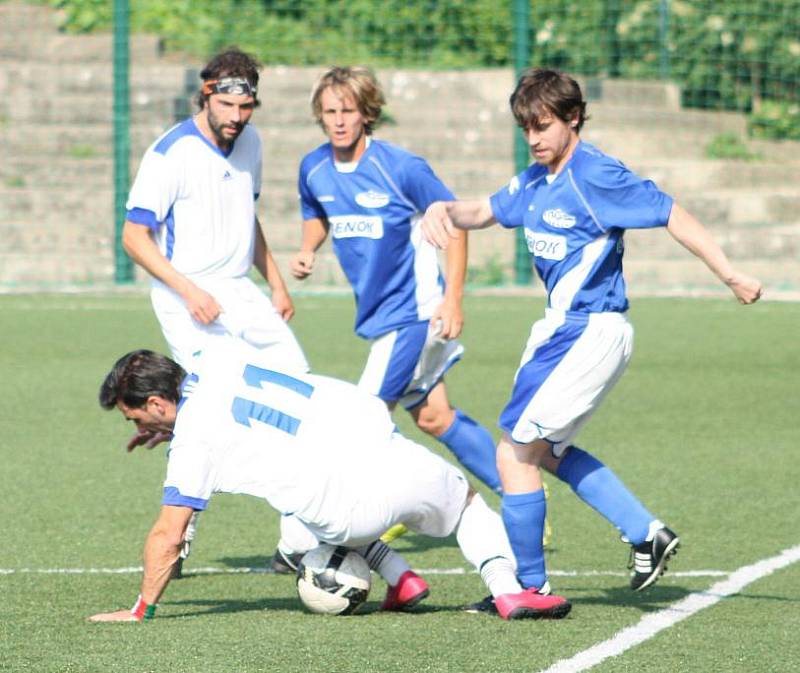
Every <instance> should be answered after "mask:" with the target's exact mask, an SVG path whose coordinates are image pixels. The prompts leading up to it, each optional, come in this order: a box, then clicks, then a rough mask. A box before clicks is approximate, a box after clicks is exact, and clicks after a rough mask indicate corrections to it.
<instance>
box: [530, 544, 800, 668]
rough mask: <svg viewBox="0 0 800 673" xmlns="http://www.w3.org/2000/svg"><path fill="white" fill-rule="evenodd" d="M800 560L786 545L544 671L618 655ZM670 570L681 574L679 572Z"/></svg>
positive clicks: (585, 664)
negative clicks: (707, 587) (784, 547)
mask: <svg viewBox="0 0 800 673" xmlns="http://www.w3.org/2000/svg"><path fill="white" fill-rule="evenodd" d="M798 561H800V545H798V546H796V547H791V548H790V549H785V550H784V551H782V552H781V553H780V554H778V555H777V556H773V557H771V558H768V559H764V560H762V561H758V562H756V563H753V564H752V565H749V566H744V567H743V568H739V569H738V570H736V571H734V572H732V573H730V575H729V576H728V578H727V579H724V580H722V581H720V582H717V583H716V584H714V585H712V586H711V587H710V588H709V589H707V590H706V591H698V592H695V593H692V594H689V595H688V596H686V598H683V599H681V600H679V601H678V602H676V603H673V604H672V605H670V606H669V607H667V608H664V609H663V610H659V611H658V612H653V613H651V614H649V615H647V616H645V617H642V619H641V620H640V621H639V623H638V624H636V625H635V626H629V627H628V628H626V629H623V630H622V631H620V632H619V633H617V634H616V635H615V636H613V637H612V638H610V639H608V640H606V641H604V642H602V643H598V644H597V645H594V646H592V647H590V648H589V649H588V650H584V651H583V652H579V653H578V654H576V655H575V656H573V657H571V658H569V659H562V660H560V661H557V662H556V663H555V664H553V665H552V666H551V667H550V668H548V669H545V670H544V671H542V672H541V673H578V671H585V670H588V669H590V668H592V667H593V666H596V665H597V664H599V663H600V662H602V661H605V660H606V659H608V658H610V657H616V656H617V655H619V654H622V653H623V652H625V650H628V649H630V648H632V647H635V646H636V645H639V644H641V643H643V642H645V641H646V640H649V639H650V638H652V637H653V636H655V635H656V634H657V633H658V632H659V631H663V630H664V629H668V628H670V627H671V626H674V625H675V624H677V623H678V622H680V621H683V620H684V619H686V618H687V617H691V616H692V615H693V614H695V613H697V612H699V611H700V610H704V609H705V608H709V607H711V606H712V605H715V604H716V603H719V601H721V600H722V599H723V598H727V597H728V596H732V595H734V594H737V593H739V592H740V591H741V590H742V589H744V587H746V586H747V585H748V584H751V583H753V582H755V581H756V580H760V579H762V578H764V577H766V576H767V575H771V574H772V573H774V572H775V571H776V570H780V569H781V568H785V567H787V566H790V565H792V564H793V563H797V562H798ZM670 574H671V575H677V574H678V573H670Z"/></svg>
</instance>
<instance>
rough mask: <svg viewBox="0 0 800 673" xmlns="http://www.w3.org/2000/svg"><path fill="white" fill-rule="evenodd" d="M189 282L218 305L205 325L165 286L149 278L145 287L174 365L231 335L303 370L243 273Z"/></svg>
mask: <svg viewBox="0 0 800 673" xmlns="http://www.w3.org/2000/svg"><path fill="white" fill-rule="evenodd" d="M195 283H196V284H197V285H198V286H200V287H201V288H202V289H204V290H205V291H206V292H208V293H210V294H211V295H213V297H214V299H216V300H217V303H218V304H219V305H220V306H221V307H222V310H223V312H222V313H221V314H220V316H219V318H217V319H216V320H215V321H214V322H212V323H211V324H209V325H203V324H202V323H199V322H197V321H196V320H194V319H193V318H192V317H191V316H190V315H189V312H188V311H187V309H186V304H185V303H184V302H183V299H181V297H180V296H179V295H178V294H177V293H176V292H174V291H172V290H171V289H169V288H168V287H166V286H165V285H163V284H161V283H154V284H153V288H152V290H151V292H150V300H151V302H152V304H153V310H154V311H155V314H156V318H158V322H159V323H160V324H161V331H162V332H163V333H164V339H166V341H167V344H168V345H169V348H170V350H171V351H172V356H173V358H174V359H175V360H176V362H178V364H180V365H181V366H183V367H184V368H186V367H187V365H188V364H189V361H190V359H191V357H192V355H193V354H194V353H195V352H197V351H198V350H202V349H203V347H204V345H205V344H206V343H207V341H208V340H209V339H219V338H226V339H229V338H231V337H234V338H238V339H242V340H243V341H245V342H247V343H249V344H250V345H252V346H255V347H256V348H259V349H262V350H264V351H265V353H269V354H271V355H273V356H274V362H275V364H276V365H279V366H280V367H281V369H290V370H293V371H301V372H307V371H308V362H307V361H306V358H305V355H303V351H302V349H301V348H300V344H298V343H297V339H296V338H295V336H294V333H293V332H292V330H291V329H290V328H289V326H288V325H287V324H286V323H285V322H284V320H283V318H281V316H280V315H278V312H277V311H276V310H275V307H274V306H273V305H272V302H271V301H270V299H269V297H267V295H265V294H264V293H263V292H261V290H259V289H258V287H257V286H256V284H255V283H254V282H253V281H251V280H250V279H249V278H246V277H243V278H226V279H200V280H195ZM271 359H272V358H271Z"/></svg>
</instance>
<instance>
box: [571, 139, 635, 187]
mask: <svg viewBox="0 0 800 673" xmlns="http://www.w3.org/2000/svg"><path fill="white" fill-rule="evenodd" d="M571 164H572V165H571V166H570V168H571V170H572V172H573V174H574V175H575V177H576V178H579V179H582V180H586V181H587V182H590V183H592V184H603V183H606V182H608V181H609V180H612V181H613V180H614V179H616V178H618V177H619V176H621V175H623V174H628V173H630V171H629V170H628V168H627V167H626V166H625V164H623V163H622V162H621V161H620V160H619V159H617V158H616V157H612V156H611V155H609V154H606V153H605V152H603V151H602V150H600V149H598V148H597V147H595V146H594V145H592V144H591V143H587V142H584V141H583V140H582V141H580V143H578V146H577V147H576V148H575V153H574V155H573V161H572V162H571Z"/></svg>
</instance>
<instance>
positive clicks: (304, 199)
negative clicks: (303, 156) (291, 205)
mask: <svg viewBox="0 0 800 673" xmlns="http://www.w3.org/2000/svg"><path fill="white" fill-rule="evenodd" d="M309 173H310V167H309V165H308V161H306V160H303V161H302V162H301V163H300V172H299V175H298V177H297V193H298V195H299V198H300V214H301V215H302V217H303V220H313V219H316V218H319V219H321V220H324V219H325V218H326V217H327V215H326V213H325V209H324V208H323V207H322V205H321V204H320V202H319V201H317V198H316V197H315V196H314V193H313V192H312V191H311V187H310V186H309V184H308V176H309Z"/></svg>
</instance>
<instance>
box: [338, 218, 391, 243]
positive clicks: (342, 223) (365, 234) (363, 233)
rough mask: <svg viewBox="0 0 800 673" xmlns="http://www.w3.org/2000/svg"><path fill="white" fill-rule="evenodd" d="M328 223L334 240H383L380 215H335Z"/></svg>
mask: <svg viewBox="0 0 800 673" xmlns="http://www.w3.org/2000/svg"><path fill="white" fill-rule="evenodd" d="M328 222H330V225H331V235H332V236H333V237H334V238H374V239H378V238H383V218H382V217H381V216H380V215H334V216H332V217H329V218H328Z"/></svg>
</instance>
